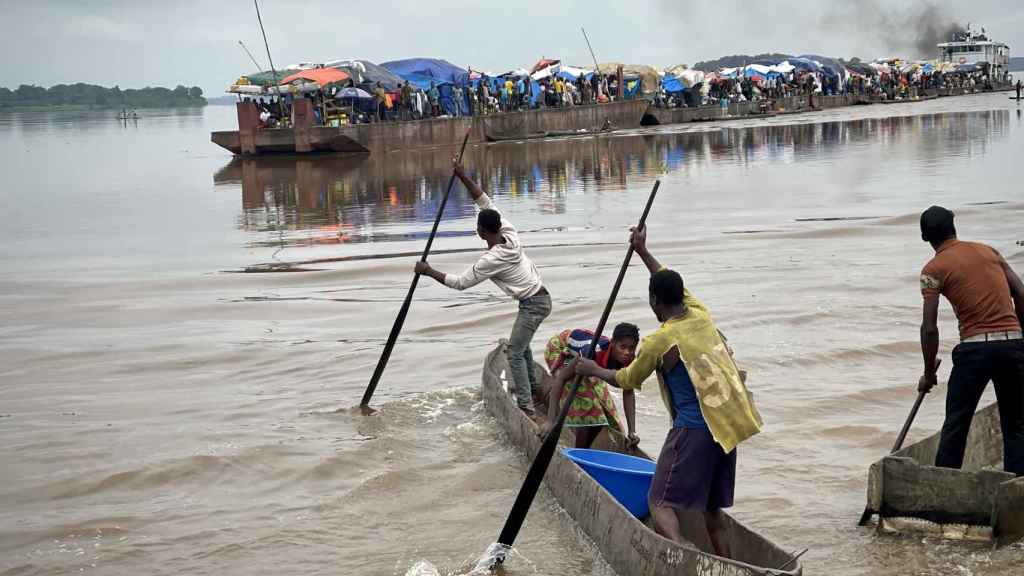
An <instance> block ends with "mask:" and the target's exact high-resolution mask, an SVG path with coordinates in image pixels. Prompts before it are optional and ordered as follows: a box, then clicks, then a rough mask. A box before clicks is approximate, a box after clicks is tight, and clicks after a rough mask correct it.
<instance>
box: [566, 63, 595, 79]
mask: <svg viewBox="0 0 1024 576" xmlns="http://www.w3.org/2000/svg"><path fill="white" fill-rule="evenodd" d="M559 72H563V73H565V74H568V75H570V76H572V77H573V78H579V77H580V76H586V75H587V74H590V73H591V70H588V69H586V68H577V67H575V66H562V69H561V70H559Z"/></svg>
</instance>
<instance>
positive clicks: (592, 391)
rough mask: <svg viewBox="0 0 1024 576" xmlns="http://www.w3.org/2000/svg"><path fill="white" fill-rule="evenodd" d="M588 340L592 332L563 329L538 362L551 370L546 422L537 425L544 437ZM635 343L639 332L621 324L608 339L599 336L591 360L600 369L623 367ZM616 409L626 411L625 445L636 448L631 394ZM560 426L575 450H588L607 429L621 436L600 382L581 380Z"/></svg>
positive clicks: (605, 388) (605, 387)
mask: <svg viewBox="0 0 1024 576" xmlns="http://www.w3.org/2000/svg"><path fill="white" fill-rule="evenodd" d="M593 338H594V333H593V332H592V331H590V330H587V329H585V328H576V329H575V330H564V331H562V332H561V333H560V334H557V335H555V336H552V337H551V339H550V340H548V346H547V349H546V350H545V351H544V361H545V362H546V363H547V365H548V369H549V370H550V371H551V378H552V385H551V390H549V391H548V418H547V422H546V423H545V424H544V426H542V429H543V431H544V433H545V434H546V433H547V431H548V430H549V429H550V427H551V425H552V423H553V422H554V421H555V420H556V419H557V418H558V411H559V409H560V408H561V405H562V402H563V400H564V398H565V397H566V395H567V394H568V393H569V390H570V389H571V388H572V378H573V376H575V375H576V372H575V370H574V368H573V362H575V360H576V359H577V358H579V357H580V356H585V355H586V354H587V352H588V351H589V349H590V343H591V341H592V340H593ZM639 343H640V330H639V329H638V328H637V327H636V325H635V324H630V323H628V322H623V323H621V324H619V325H617V326H616V327H615V329H614V330H613V331H612V337H611V340H609V339H608V338H607V337H606V336H602V337H601V340H600V342H599V343H598V345H597V352H596V353H595V354H594V361H595V362H597V365H598V366H600V367H602V368H610V369H612V370H616V369H619V368H625V367H626V366H629V365H630V364H631V363H632V362H633V358H634V356H635V355H636V347H637V344H639ZM558 390H561V394H557V393H556V391H558ZM622 407H623V410H624V411H625V412H626V425H627V427H628V435H627V439H628V440H627V441H628V442H629V444H630V446H636V445H637V444H638V443H639V442H640V438H639V437H637V435H636V395H635V393H634V392H633V391H632V390H623V391H622ZM565 426H566V427H568V428H572V429H573V433H574V434H575V436H576V448H590V446H591V445H592V444H593V443H594V440H596V439H597V436H598V435H599V434H600V433H601V431H602V430H604V429H605V428H607V427H611V428H614V429H616V430H618V431H619V432H623V431H624V430H623V428H622V422H621V421H620V420H619V413H618V410H617V409H616V407H615V400H613V399H612V395H611V393H610V392H609V391H608V385H607V384H606V383H605V382H604V381H603V380H601V379H599V378H586V379H585V380H584V381H583V382H581V383H580V387H579V390H577V391H576V398H574V399H573V401H572V405H571V406H570V407H569V413H568V414H567V415H566V418H565Z"/></svg>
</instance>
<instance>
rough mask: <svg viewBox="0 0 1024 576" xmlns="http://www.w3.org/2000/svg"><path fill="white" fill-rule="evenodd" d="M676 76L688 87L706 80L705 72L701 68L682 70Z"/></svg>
mask: <svg viewBox="0 0 1024 576" xmlns="http://www.w3.org/2000/svg"><path fill="white" fill-rule="evenodd" d="M675 76H676V78H679V81H680V82H682V83H683V86H686V87H687V88H693V87H694V86H696V85H697V84H700V83H701V82H703V81H704V73H703V72H701V71H700V70H682V71H680V72H679V73H678V74H676V75H675Z"/></svg>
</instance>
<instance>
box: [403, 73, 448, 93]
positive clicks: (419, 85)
mask: <svg viewBox="0 0 1024 576" xmlns="http://www.w3.org/2000/svg"><path fill="white" fill-rule="evenodd" d="M399 76H400V77H401V78H402V79H403V80H408V81H409V84H410V85H411V86H412V87H413V88H416V89H417V90H430V83H431V82H433V83H434V85H435V86H437V87H438V88H440V87H441V86H442V85H444V84H451V82H450V81H448V80H440V79H438V78H432V77H430V76H424V75H422V74H399Z"/></svg>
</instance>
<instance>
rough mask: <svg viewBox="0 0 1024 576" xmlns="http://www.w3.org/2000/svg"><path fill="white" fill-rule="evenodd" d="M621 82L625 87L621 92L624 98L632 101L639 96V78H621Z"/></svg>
mask: <svg viewBox="0 0 1024 576" xmlns="http://www.w3.org/2000/svg"><path fill="white" fill-rule="evenodd" d="M622 82H623V83H624V84H625V85H626V86H625V88H624V89H623V91H622V95H623V97H624V98H628V99H632V98H636V97H637V95H638V94H640V77H639V76H637V77H636V78H623V79H622Z"/></svg>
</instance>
